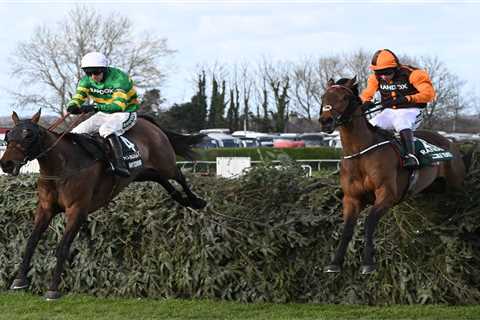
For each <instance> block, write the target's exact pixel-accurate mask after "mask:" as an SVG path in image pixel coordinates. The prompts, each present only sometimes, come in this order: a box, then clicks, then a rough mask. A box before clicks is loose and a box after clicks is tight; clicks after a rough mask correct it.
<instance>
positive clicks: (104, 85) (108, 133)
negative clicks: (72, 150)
mask: <svg viewBox="0 0 480 320" xmlns="http://www.w3.org/2000/svg"><path fill="white" fill-rule="evenodd" d="M81 68H82V70H83V71H84V72H85V74H86V76H85V77H83V78H82V79H81V80H80V81H79V83H78V86H77V90H76V93H75V95H74V96H73V97H72V99H71V100H70V102H69V103H68V104H67V111H68V112H69V113H71V114H80V113H89V112H95V114H94V115H92V116H91V117H90V118H88V119H87V120H85V121H83V122H82V123H80V124H79V125H78V126H76V127H75V128H74V129H73V130H72V133H92V132H98V133H99V134H100V136H102V137H103V138H105V139H107V140H108V142H109V143H110V145H111V146H112V152H113V155H114V159H113V163H112V165H113V169H114V172H115V173H116V174H118V175H120V176H124V177H128V176H129V175H130V172H129V169H128V167H127V165H126V163H125V161H124V159H123V154H122V145H121V143H120V139H119V136H121V135H122V134H124V133H125V132H126V131H127V130H129V129H130V128H132V127H133V126H134V125H135V123H136V121H137V113H136V111H137V110H138V108H139V104H138V100H137V91H136V89H135V86H134V84H133V81H132V79H130V77H129V76H128V75H127V74H126V73H125V72H123V71H121V70H119V69H117V68H113V67H110V66H108V60H107V57H106V56H105V55H104V54H102V53H100V52H90V53H88V54H86V55H85V56H84V57H83V58H82V61H81ZM87 99H89V100H93V102H94V103H95V104H94V105H92V104H83V103H84V102H85V101H87Z"/></svg>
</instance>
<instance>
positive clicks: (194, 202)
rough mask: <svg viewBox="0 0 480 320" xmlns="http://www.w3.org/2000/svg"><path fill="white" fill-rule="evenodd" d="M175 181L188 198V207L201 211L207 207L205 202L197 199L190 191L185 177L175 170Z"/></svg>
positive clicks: (178, 170)
mask: <svg viewBox="0 0 480 320" xmlns="http://www.w3.org/2000/svg"><path fill="white" fill-rule="evenodd" d="M175 181H177V182H178V183H180V185H181V186H182V188H183V191H185V194H186V195H187V197H188V200H189V201H190V207H192V208H194V209H203V208H205V206H206V205H207V202H206V201H205V200H203V199H201V198H199V197H197V195H196V194H195V193H193V192H192V190H190V187H189V186H188V184H187V180H186V179H185V176H184V175H183V173H182V171H181V170H180V169H178V168H177V172H176V175H175Z"/></svg>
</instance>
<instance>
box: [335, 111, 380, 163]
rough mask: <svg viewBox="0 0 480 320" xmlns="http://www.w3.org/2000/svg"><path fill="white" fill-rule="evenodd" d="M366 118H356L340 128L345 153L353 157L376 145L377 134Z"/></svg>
mask: <svg viewBox="0 0 480 320" xmlns="http://www.w3.org/2000/svg"><path fill="white" fill-rule="evenodd" d="M367 121H368V120H367V119H366V118H365V117H355V118H354V119H353V120H352V121H351V122H350V123H348V124H346V125H344V126H342V127H340V139H341V141H342V149H343V153H344V154H346V155H351V154H354V153H357V152H360V151H362V150H364V149H366V148H368V147H369V146H371V145H373V144H374V143H375V133H374V132H373V131H372V129H371V128H370V127H369V126H368V124H367Z"/></svg>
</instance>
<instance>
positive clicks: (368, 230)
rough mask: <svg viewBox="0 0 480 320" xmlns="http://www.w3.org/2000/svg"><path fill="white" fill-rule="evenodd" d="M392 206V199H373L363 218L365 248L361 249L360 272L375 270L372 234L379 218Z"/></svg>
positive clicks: (367, 272)
mask: <svg viewBox="0 0 480 320" xmlns="http://www.w3.org/2000/svg"><path fill="white" fill-rule="evenodd" d="M377 199H378V198H377ZM392 206H393V203H392V201H388V200H386V199H382V200H379V201H375V204H374V205H373V206H372V208H371V209H370V212H369V213H368V216H367V218H366V219H365V248H364V251H363V265H362V268H361V270H360V272H361V273H362V274H369V273H372V272H374V271H375V263H374V261H373V257H374V251H375V248H374V244H373V235H374V233H375V229H376V227H377V225H378V222H379V221H380V218H381V217H383V215H385V214H386V213H387V212H388V210H389V209H390V208H391V207H392Z"/></svg>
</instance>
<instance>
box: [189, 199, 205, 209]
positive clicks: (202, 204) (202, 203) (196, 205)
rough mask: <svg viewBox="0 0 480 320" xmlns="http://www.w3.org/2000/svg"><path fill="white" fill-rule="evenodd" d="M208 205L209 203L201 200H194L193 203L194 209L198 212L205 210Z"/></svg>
mask: <svg viewBox="0 0 480 320" xmlns="http://www.w3.org/2000/svg"><path fill="white" fill-rule="evenodd" d="M206 205H207V201H205V200H203V199H200V198H197V199H195V200H193V201H192V203H191V206H192V208H193V209H197V210H200V209H203V208H205V206H206Z"/></svg>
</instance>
